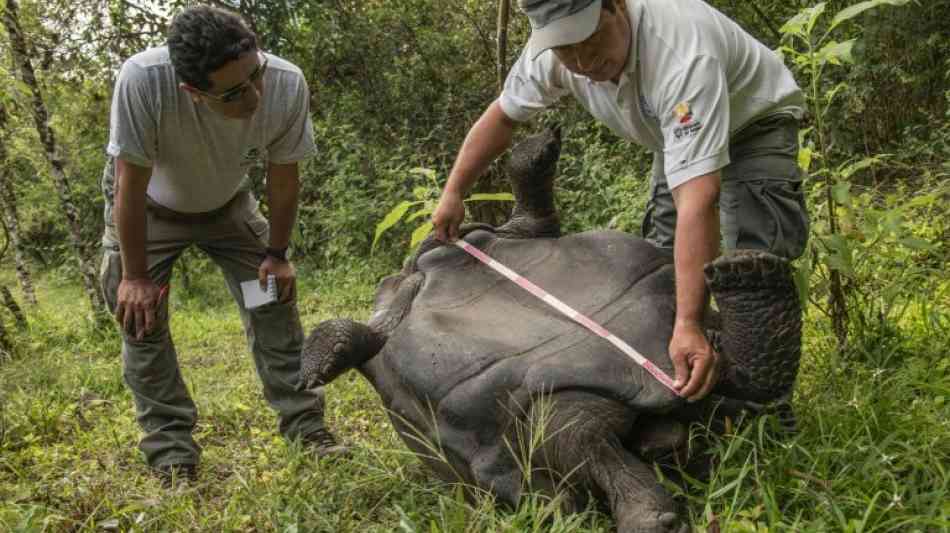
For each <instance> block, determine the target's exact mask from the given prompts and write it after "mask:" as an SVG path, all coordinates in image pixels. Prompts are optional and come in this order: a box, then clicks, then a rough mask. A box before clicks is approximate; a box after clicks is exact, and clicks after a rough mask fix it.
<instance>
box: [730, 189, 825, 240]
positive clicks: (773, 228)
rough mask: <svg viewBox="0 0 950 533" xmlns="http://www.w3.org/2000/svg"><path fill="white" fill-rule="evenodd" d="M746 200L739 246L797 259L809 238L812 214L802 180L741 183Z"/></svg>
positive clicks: (741, 221) (742, 207)
mask: <svg viewBox="0 0 950 533" xmlns="http://www.w3.org/2000/svg"><path fill="white" fill-rule="evenodd" d="M739 186H740V187H742V188H745V189H746V191H745V192H746V193H747V198H745V200H746V201H744V202H741V203H740V206H739V210H740V213H741V214H740V216H739V224H738V235H737V239H736V247H737V248H758V249H762V248H764V249H767V250H768V251H770V252H771V253H773V254H775V255H778V256H781V257H785V258H788V259H795V258H797V257H799V256H801V255H802V253H803V252H804V251H805V244H806V243H807V241H808V226H809V221H808V215H807V212H806V209H805V197H804V194H803V193H802V183H801V182H800V181H783V180H755V181H748V182H743V183H740V184H739Z"/></svg>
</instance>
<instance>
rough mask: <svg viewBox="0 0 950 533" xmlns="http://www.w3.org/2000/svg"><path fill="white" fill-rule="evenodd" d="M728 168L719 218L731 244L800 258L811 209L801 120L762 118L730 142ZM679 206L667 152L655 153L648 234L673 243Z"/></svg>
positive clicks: (727, 243)
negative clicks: (802, 163) (801, 162)
mask: <svg viewBox="0 0 950 533" xmlns="http://www.w3.org/2000/svg"><path fill="white" fill-rule="evenodd" d="M729 159H730V161H731V162H730V163H729V165H727V166H726V167H725V168H723V169H722V181H721V183H720V190H719V223H720V232H721V234H722V245H723V248H724V249H726V250H734V249H757V250H767V251H769V252H771V253H773V254H775V255H779V256H782V257H786V258H788V259H795V258H797V257H799V256H800V255H802V253H803V252H804V250H805V243H806V242H807V240H808V214H807V212H806V209H805V198H804V195H803V193H802V178H801V171H800V170H799V168H798V120H797V119H795V118H794V117H792V116H790V115H774V116H771V117H765V118H763V119H759V120H757V121H755V122H753V123H752V124H750V125H748V126H746V127H745V128H743V129H742V130H740V131H739V132H738V133H737V134H736V135H735V136H734V137H733V138H732V139H731V141H730V143H729ZM675 229H676V207H675V206H674V204H673V195H672V193H671V192H670V189H669V187H668V186H667V184H666V176H665V175H664V172H663V154H662V153H657V154H656V155H655V156H654V158H653V172H652V177H651V180H650V200H649V202H648V203H647V211H646V215H645V216H644V219H643V236H644V237H645V238H646V239H647V240H649V241H651V242H653V243H654V244H655V245H657V246H660V247H663V248H672V247H673V237H674V235H675Z"/></svg>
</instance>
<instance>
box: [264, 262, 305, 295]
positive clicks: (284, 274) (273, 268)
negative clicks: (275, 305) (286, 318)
mask: <svg viewBox="0 0 950 533" xmlns="http://www.w3.org/2000/svg"><path fill="white" fill-rule="evenodd" d="M269 274H273V275H274V277H275V278H277V290H278V300H279V301H280V303H287V302H289V301H292V300H293V299H294V298H295V297H296V295H297V269H295V268H294V265H293V263H291V262H290V261H281V260H280V259H275V258H273V257H271V256H267V257H265V258H264V262H263V263H261V266H260V268H258V269H257V279H258V280H259V281H260V282H261V289H262V290H267V276H268V275H269Z"/></svg>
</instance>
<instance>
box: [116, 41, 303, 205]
mask: <svg viewBox="0 0 950 533" xmlns="http://www.w3.org/2000/svg"><path fill="white" fill-rule="evenodd" d="M179 81H180V80H179V78H178V76H177V75H176V74H175V69H174V68H173V67H172V64H171V60H170V59H169V55H168V47H165V46H162V47H159V48H152V49H149V50H146V51H144V52H141V53H139V54H136V55H134V56H132V57H131V58H129V59H128V60H127V61H126V62H125V64H123V65H122V70H121V71H119V76H118V78H117V79H116V82H115V91H114V92H113V95H112V113H111V120H110V127H109V146H108V148H107V152H108V153H109V154H110V155H112V156H115V157H118V158H121V159H124V160H126V161H129V162H131V163H134V164H136V165H140V166H144V167H151V169H152V179H151V181H149V184H148V195H149V197H150V198H151V199H152V200H154V201H155V202H158V203H159V204H161V205H163V206H165V207H168V208H170V209H174V210H176V211H181V212H184V213H198V212H204V211H211V210H213V209H216V208H218V207H221V206H222V205H224V204H225V203H226V202H227V201H228V200H230V199H231V198H232V197H233V196H234V194H235V193H237V190H238V188H239V187H240V186H241V183H242V182H243V180H244V177H245V176H246V175H247V171H248V169H249V168H250V167H251V165H253V164H254V162H255V161H257V160H262V161H267V162H271V163H277V164H284V163H293V162H296V161H300V160H302V159H305V158H307V157H310V156H311V155H313V153H314V152H315V151H316V146H315V144H314V141H313V126H312V125H311V122H310V92H309V90H308V88H307V81H306V80H305V79H304V76H303V73H302V72H301V71H300V69H299V68H297V67H296V66H295V65H294V64H292V63H290V62H288V61H285V60H283V59H281V58H279V57H277V56H273V55H270V54H267V70H265V72H264V78H263V85H262V87H263V90H262V96H261V102H260V104H259V107H258V109H257V111H256V112H255V113H254V115H253V116H252V117H251V118H249V119H246V120H243V119H233V118H228V117H225V116H223V115H221V114H219V113H217V112H215V111H212V110H211V109H210V108H208V106H206V105H205V104H203V103H195V102H194V101H193V100H192V98H191V96H190V95H189V94H188V93H186V92H185V91H184V90H183V89H181V88H179V87H178V83H179Z"/></svg>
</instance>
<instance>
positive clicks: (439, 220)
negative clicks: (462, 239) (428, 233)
mask: <svg viewBox="0 0 950 533" xmlns="http://www.w3.org/2000/svg"><path fill="white" fill-rule="evenodd" d="M464 219H465V204H464V203H463V202H462V196H461V195H460V194H458V193H455V192H451V191H449V190H445V191H443V192H442V198H441V199H440V200H439V205H438V206H436V208H435V213H433V215H432V225H433V226H434V227H433V230H434V231H435V238H436V239H438V240H440V241H442V242H452V241H454V240H456V239H458V238H459V226H460V225H461V224H462V220H464Z"/></svg>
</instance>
